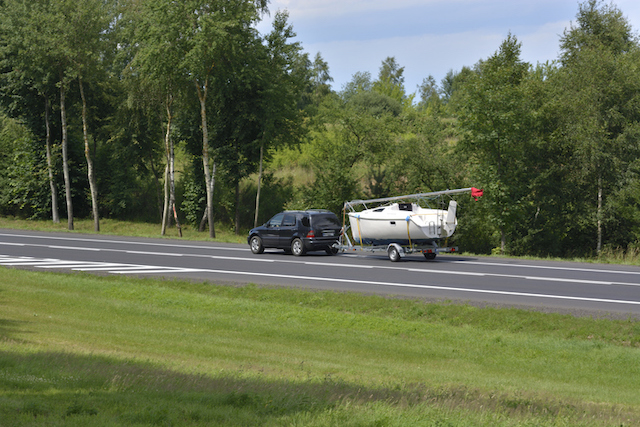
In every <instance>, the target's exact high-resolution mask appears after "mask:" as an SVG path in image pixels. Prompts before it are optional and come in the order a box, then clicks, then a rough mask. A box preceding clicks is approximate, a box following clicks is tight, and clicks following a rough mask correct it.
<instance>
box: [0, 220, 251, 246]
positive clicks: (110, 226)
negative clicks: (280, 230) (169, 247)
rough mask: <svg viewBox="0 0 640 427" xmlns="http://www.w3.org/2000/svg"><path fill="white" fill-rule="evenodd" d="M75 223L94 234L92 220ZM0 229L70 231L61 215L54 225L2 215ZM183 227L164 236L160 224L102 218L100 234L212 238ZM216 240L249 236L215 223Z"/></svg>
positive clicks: (241, 239) (243, 240)
mask: <svg viewBox="0 0 640 427" xmlns="http://www.w3.org/2000/svg"><path fill="white" fill-rule="evenodd" d="M73 225H74V227H73V228H74V230H73V231H72V232H73V233H94V224H93V220H91V219H74V221H73ZM0 228H13V229H17V230H36V231H55V232H70V231H69V230H68V228H67V221H66V218H61V219H60V223H58V224H54V223H53V221H42V220H28V219H20V218H14V217H2V216H0ZM181 229H182V237H180V236H179V234H178V229H177V228H176V227H175V226H173V227H169V228H168V229H167V231H166V233H165V235H164V236H162V235H161V231H162V227H161V225H160V224H152V223H148V222H130V221H119V220H113V219H101V220H100V234H106V235H117V236H134V237H153V238H167V239H183V240H212V239H210V238H209V231H208V230H207V231H205V232H199V231H198V230H197V228H196V229H194V228H193V227H191V226H189V225H182V227H181ZM215 241H217V242H226V243H247V236H246V233H245V232H242V233H240V235H236V234H235V233H234V232H233V230H231V229H229V228H228V227H226V226H221V225H218V224H216V238H215Z"/></svg>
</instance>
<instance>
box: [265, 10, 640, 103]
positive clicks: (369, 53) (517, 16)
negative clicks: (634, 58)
mask: <svg viewBox="0 0 640 427" xmlns="http://www.w3.org/2000/svg"><path fill="white" fill-rule="evenodd" d="M585 1H586V0H585ZM582 3H584V1H577V0H271V1H270V4H269V10H270V15H271V18H273V16H274V15H275V12H276V11H278V10H286V11H288V13H289V23H290V24H291V25H292V26H293V29H294V31H295V33H296V34H297V37H296V38H295V39H294V40H295V41H298V42H300V43H301V44H302V48H303V50H304V51H305V52H307V53H309V56H310V58H311V59H312V60H313V59H314V58H315V55H316V53H318V52H319V53H320V54H321V55H322V58H323V59H324V60H325V62H327V64H328V65H329V72H330V74H331V77H333V79H334V81H333V82H332V88H333V89H334V90H336V91H340V90H342V89H343V87H344V85H345V84H346V83H347V82H349V81H350V80H351V78H352V77H353V75H354V74H355V73H357V72H369V73H371V77H372V79H374V80H375V79H376V78H377V76H378V72H379V70H380V66H381V64H382V61H383V60H385V59H386V58H387V57H394V58H395V60H396V63H397V64H398V65H399V66H401V67H404V78H405V91H406V93H407V94H411V93H415V92H417V89H418V86H419V85H420V84H421V83H422V81H423V80H424V79H425V78H426V77H428V76H429V75H431V76H433V77H434V78H435V80H436V82H437V83H438V84H439V83H440V82H441V81H442V79H443V78H444V77H445V75H446V74H447V72H449V71H450V70H453V71H459V70H460V69H461V68H462V67H463V66H469V67H471V66H473V65H474V64H476V63H477V62H478V61H479V60H481V59H487V58H488V57H490V56H491V55H493V54H494V53H495V52H496V51H497V50H498V48H499V47H500V44H501V43H502V41H504V40H505V39H506V37H507V36H508V35H509V33H511V34H512V35H513V36H515V37H516V38H517V39H518V41H519V42H520V43H522V50H521V59H522V60H524V61H526V62H529V63H531V64H533V65H535V64H537V63H545V62H547V61H551V60H555V59H558V56H559V46H560V37H561V36H562V34H563V32H564V31H565V29H568V28H570V26H571V24H572V23H574V24H575V22H576V15H577V13H578V9H579V5H580V4H582ZM610 3H611V2H610V1H609V0H606V2H605V3H602V4H610ZM612 3H613V4H614V5H615V6H616V7H617V8H618V9H620V10H621V11H622V13H623V15H624V16H625V17H626V18H627V20H628V22H629V23H630V24H631V27H632V29H633V31H634V32H635V33H639V32H640V1H638V0H617V1H616V0H614V1H613V2H612ZM271 18H269V17H268V16H267V17H265V19H264V20H263V22H262V23H260V24H259V26H258V30H260V32H262V33H266V32H268V31H269V30H270V25H271V23H270V22H271Z"/></svg>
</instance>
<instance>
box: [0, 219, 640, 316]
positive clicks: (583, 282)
mask: <svg viewBox="0 0 640 427" xmlns="http://www.w3.org/2000/svg"><path fill="white" fill-rule="evenodd" d="M0 265H1V266H8V267H14V268H28V269H38V270H41V271H70V270H73V271H86V272H94V273H100V274H121V275H142V276H164V277H178V278H183V279H196V280H206V281H210V282H214V283H223V284H226V283H256V284H268V285H284V286H296V287H305V288H310V289H325V290H327V289H330V290H339V291H356V292H362V293H367V294H384V295H394V296H405V297H418V298H424V299H428V300H450V301H455V302H465V303H471V304H480V305H497V306H514V307H527V308H535V309H538V310H543V311H557V312H572V313H575V314H578V315H585V314H586V315H594V316H615V317H634V318H638V317H640V268H639V267H630V266H617V265H606V264H590V263H571V262H552V261H523V260H516V259H509V258H484V257H468V256H458V255H439V256H438V258H437V259H436V260H434V261H427V260H425V259H424V257H423V256H422V255H419V254H418V255H409V256H407V257H406V258H404V259H403V260H402V261H400V262H397V263H392V262H391V261H389V259H388V258H387V256H386V254H370V253H365V254H362V253H360V252H356V253H349V254H338V255H335V256H330V255H326V254H324V252H318V253H310V254H308V255H307V256H303V257H294V256H292V255H285V254H284V253H283V252H282V251H277V250H272V251H269V250H267V251H266V252H265V253H264V254H261V255H254V254H252V253H251V252H250V250H249V246H248V245H237V244H222V243H211V242H192V241H183V240H165V239H143V238H130V237H114V236H102V235H82V234H68V233H42V232H31V231H22V230H7V229H0Z"/></svg>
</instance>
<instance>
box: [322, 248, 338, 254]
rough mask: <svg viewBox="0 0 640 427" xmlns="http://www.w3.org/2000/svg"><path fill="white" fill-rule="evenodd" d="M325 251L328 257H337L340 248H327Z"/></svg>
mask: <svg viewBox="0 0 640 427" xmlns="http://www.w3.org/2000/svg"><path fill="white" fill-rule="evenodd" d="M324 251H325V252H326V253H327V255H335V254H337V253H338V248H337V247H335V246H327V248H326V249H325V250H324Z"/></svg>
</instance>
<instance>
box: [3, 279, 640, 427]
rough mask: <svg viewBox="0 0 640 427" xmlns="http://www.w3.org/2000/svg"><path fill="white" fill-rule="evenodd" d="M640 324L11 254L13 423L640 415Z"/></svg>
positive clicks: (590, 420) (9, 394)
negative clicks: (54, 265) (40, 263)
mask: <svg viewBox="0 0 640 427" xmlns="http://www.w3.org/2000/svg"><path fill="white" fill-rule="evenodd" d="M639 343H640V324H639V323H638V322H637V321H635V320H633V319H628V320H609V319H593V318H576V317H572V316H568V315H560V314H543V313H537V312H528V311H521V310H514V309H505V310H503V309H496V308H477V307H471V306H464V305H463V306H460V305H449V304H430V303H425V302H423V301H418V300H408V299H393V298H384V297H377V296H364V295H359V294H352V293H332V292H311V291H302V290H289V289H284V288H265V287H257V286H243V287H231V286H216V285H212V284H207V283H191V282H185V281H168V280H143V279H134V278H126V277H125V278H120V277H118V278H116V277H111V276H108V277H96V276H90V275H85V274H70V275H65V274H52V273H40V272H30V271H19V270H13V269H5V268H2V269H0V425H3V426H4V425H88V424H91V425H267V426H269V425H305V426H307V425H311V426H334V425H346V426H363V425H380V426H405V425H445V426H446V425H449V426H462V425H480V426H494V425H505V426H511V425H536V426H537V425H547V426H552V425H553V426H555V425H638V424H640V393H638V391H637V390H638V385H639V383H638V378H640V363H638V362H639V356H638V347H639Z"/></svg>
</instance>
